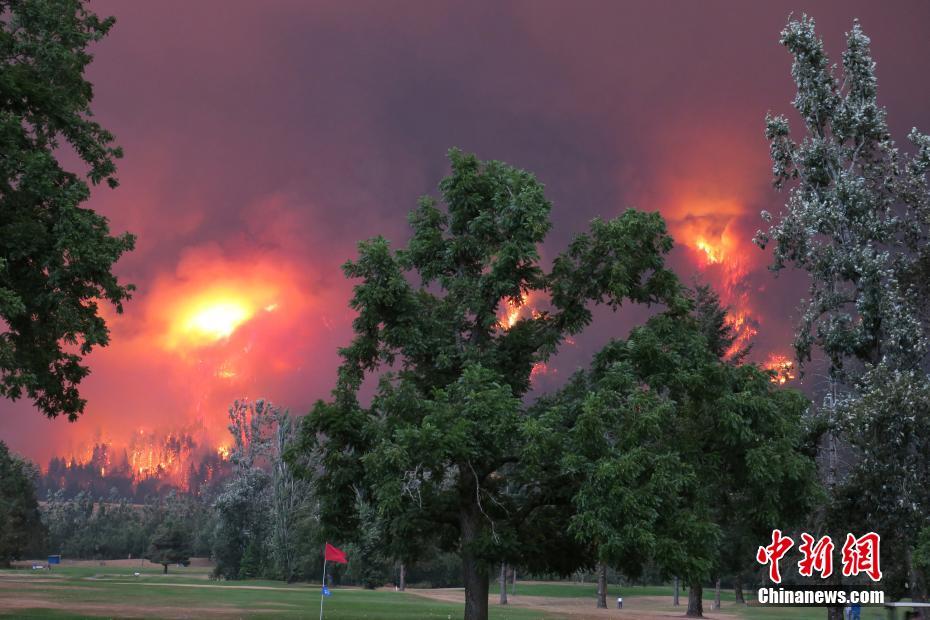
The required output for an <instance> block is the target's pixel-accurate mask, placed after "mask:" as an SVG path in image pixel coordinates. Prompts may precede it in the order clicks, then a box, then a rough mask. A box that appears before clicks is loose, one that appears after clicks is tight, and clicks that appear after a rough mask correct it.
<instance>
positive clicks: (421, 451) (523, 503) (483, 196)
mask: <svg viewBox="0 0 930 620" xmlns="http://www.w3.org/2000/svg"><path fill="white" fill-rule="evenodd" d="M450 160H451V164H452V174H451V176H449V177H448V178H446V179H445V180H444V181H443V182H442V183H441V184H440V192H441V195H442V203H443V206H440V204H439V203H438V202H437V201H436V200H434V199H432V198H424V199H422V200H421V201H420V204H419V207H418V208H417V209H416V210H414V211H413V212H412V213H411V214H410V218H409V221H410V225H411V227H412V229H413V234H412V237H411V239H410V242H409V244H408V246H407V247H406V248H402V249H398V250H396V251H394V250H392V249H391V246H390V243H389V242H388V241H387V240H386V239H384V238H382V237H377V238H374V239H370V240H368V241H364V242H362V243H361V244H359V256H358V258H357V259H356V260H353V261H351V262H349V263H347V264H346V265H345V267H344V269H345V272H346V275H347V276H348V277H350V278H354V279H357V280H359V283H358V284H357V285H356V286H355V294H354V297H353V298H352V301H351V307H352V308H353V309H354V310H355V311H356V312H357V313H358V317H357V318H356V319H355V322H354V330H355V338H354V339H353V341H352V343H351V344H350V345H349V346H347V347H345V348H344V349H342V351H341V354H342V357H343V364H342V366H341V368H340V370H339V377H338V382H337V387H336V390H335V391H334V397H333V399H332V401H330V402H325V403H324V402H320V403H318V404H317V405H316V406H315V407H314V409H313V411H312V412H311V414H310V415H308V416H307V417H306V418H304V420H303V424H302V428H301V431H302V432H301V439H302V442H301V446H300V448H299V450H300V451H301V452H303V453H305V454H309V453H313V454H316V455H317V457H318V459H319V465H320V467H319V475H318V476H317V479H316V483H317V491H318V493H319V496H320V502H321V511H322V515H321V517H322V522H323V524H324V526H325V527H328V528H332V529H336V530H338V531H337V532H334V536H338V535H340V534H341V535H342V536H343V537H346V538H349V537H354V536H355V531H354V530H355V527H356V525H357V522H358V521H357V519H358V517H357V514H356V510H355V507H356V505H357V502H358V496H359V494H361V495H362V497H363V499H364V500H365V501H370V502H373V503H374V504H375V505H376V507H377V510H378V513H379V514H380V515H382V517H383V518H384V519H385V538H386V544H387V545H388V546H389V547H390V549H391V551H392V553H393V554H394V555H395V556H396V557H399V558H402V559H413V558H414V557H415V555H416V553H417V550H418V549H420V548H422V547H423V544H424V543H425V542H430V543H433V542H435V543H438V544H439V545H440V546H441V547H442V548H445V549H448V550H454V551H458V552H460V553H461V555H462V557H463V565H464V569H465V584H466V617H467V618H485V617H487V591H488V567H489V566H491V565H496V564H497V563H498V562H499V561H500V560H501V559H504V558H507V559H510V558H512V557H515V556H517V555H518V553H522V554H524V555H523V557H521V558H520V559H521V561H524V562H527V563H530V562H532V561H539V562H546V561H549V562H552V563H558V562H559V561H562V562H568V561H570V557H571V556H570V554H569V555H566V554H560V553H559V551H560V548H559V542H558V539H559V534H558V532H560V531H564V528H563V529H562V530H560V529H559V523H560V522H559V521H558V519H559V518H562V517H564V513H560V512H559V510H558V508H557V505H559V504H560V503H562V504H564V503H565V502H567V500H568V498H566V497H564V495H563V494H562V493H561V489H558V488H552V487H550V486H548V485H543V484H541V483H540V475H542V473H541V472H536V471H534V468H535V467H536V466H537V465H539V467H540V468H545V467H549V466H551V463H548V462H547V460H546V459H542V458H537V457H538V452H537V451H538V449H539V447H538V445H537V444H536V442H535V437H536V434H537V433H538V432H539V431H540V429H539V425H538V421H537V420H534V419H533V418H532V417H531V416H527V415H526V413H525V412H524V410H523V406H522V402H521V397H522V396H523V395H524V394H525V393H526V391H527V390H528V388H529V386H530V374H531V371H532V368H533V365H534V364H535V363H537V362H540V361H545V360H546V359H547V358H548V357H549V356H550V355H551V354H552V353H553V352H555V351H556V349H557V348H558V346H559V345H560V343H562V342H563V340H564V339H565V338H566V337H567V336H569V335H571V334H575V333H578V332H579V331H581V330H582V329H583V328H584V327H585V326H587V325H588V324H589V323H590V322H591V319H592V314H591V310H590V308H589V305H591V304H592V303H593V304H606V305H608V306H610V307H612V308H615V309H616V308H618V307H620V305H621V304H622V303H623V302H624V301H625V300H630V301H633V302H639V303H648V304H651V303H660V302H661V303H666V304H670V305H673V306H676V307H684V306H685V305H686V301H685V300H684V297H683V295H682V291H681V287H680V285H679V284H678V281H677V279H676V278H675V276H674V274H672V273H671V272H670V271H668V270H667V269H665V267H664V262H663V259H664V255H665V254H666V253H667V252H668V251H669V250H670V249H671V247H672V241H671V238H670V237H669V236H668V235H667V233H666V229H665V223H664V222H663V221H662V219H661V217H660V216H659V215H658V214H655V213H648V214H647V213H641V212H637V211H632V210H630V211H627V212H625V213H624V214H622V215H621V216H619V217H617V218H615V219H612V220H609V221H601V220H594V221H593V222H592V223H591V228H590V231H589V232H587V233H585V234H582V235H579V236H578V237H576V238H575V240H574V241H572V243H571V244H570V246H569V248H568V249H567V250H566V251H565V252H563V253H562V254H560V255H559V256H558V257H557V258H556V259H555V261H554V262H553V264H552V269H551V270H550V271H546V270H545V269H544V268H543V265H541V264H540V257H539V245H540V244H541V243H542V241H543V240H544V239H545V237H546V234H547V233H548V231H549V229H550V221H549V211H550V204H549V202H548V201H547V200H546V199H545V197H544V195H543V187H542V185H541V184H540V183H539V182H538V181H537V180H536V179H535V178H534V177H533V176H532V175H531V174H529V173H528V172H524V171H522V170H518V169H516V168H512V167H510V166H508V165H506V164H503V163H501V162H496V161H489V162H481V161H479V160H478V159H477V158H475V157H474V156H472V155H466V154H464V153H461V152H459V151H456V150H453V151H452V152H451V153H450ZM524 295H532V296H534V297H539V298H544V299H547V300H548V304H549V306H548V308H547V309H542V310H540V311H539V312H536V313H534V314H533V316H531V317H529V318H523V319H520V320H518V321H516V322H515V323H514V324H513V325H509V326H508V325H505V324H501V321H500V314H501V312H502V308H504V307H505V304H506V303H507V302H511V303H519V301H520V300H521V299H522V298H523V296H524ZM374 372H381V373H382V374H381V379H380V383H379V385H378V389H377V393H376V395H375V398H374V399H373V401H372V403H371V406H370V407H365V406H363V405H362V404H361V403H360V402H359V400H358V392H359V389H360V387H361V385H362V381H363V379H364V377H365V375H366V374H368V373H374ZM547 539H548V540H547ZM568 548H569V547H566V549H568ZM520 550H522V551H520ZM527 550H534V551H539V554H540V555H539V556H537V557H534V558H530V557H526V556H527V554H529V551H527Z"/></svg>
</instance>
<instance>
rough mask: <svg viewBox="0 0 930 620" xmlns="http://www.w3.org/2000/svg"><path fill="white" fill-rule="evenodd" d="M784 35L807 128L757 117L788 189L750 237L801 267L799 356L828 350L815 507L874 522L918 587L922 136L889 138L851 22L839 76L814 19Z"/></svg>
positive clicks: (925, 471) (885, 546)
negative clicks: (806, 292) (840, 454)
mask: <svg viewBox="0 0 930 620" xmlns="http://www.w3.org/2000/svg"><path fill="white" fill-rule="evenodd" d="M781 42H782V44H783V45H785V47H787V49H788V51H789V52H790V53H791V54H792V56H793V58H794V64H793V66H792V75H793V76H794V80H795V83H796V86H797V95H796V97H795V100H794V107H795V108H796V110H797V111H798V113H799V115H800V117H801V119H802V121H803V126H802V131H803V137H802V139H801V140H800V142H797V141H796V138H794V139H793V138H792V133H791V131H790V128H789V123H788V120H787V119H786V118H785V117H783V116H770V117H768V118H767V119H766V136H767V137H768V138H769V140H770V141H771V154H772V161H773V171H774V173H775V185H776V187H779V188H788V190H789V193H788V199H787V202H786V204H785V209H784V210H783V212H782V213H780V214H778V215H777V217H775V218H773V216H772V215H771V214H768V213H765V212H763V217H764V218H765V219H767V220H773V219H774V223H773V224H772V226H771V227H770V228H769V230H767V231H764V232H762V231H760V232H759V234H758V235H757V240H758V242H759V243H760V244H761V245H762V246H763V247H764V246H765V245H766V244H768V243H772V244H773V245H774V257H775V262H774V265H773V269H775V270H780V269H783V268H785V267H787V266H789V265H793V266H796V267H799V268H801V269H803V270H805V271H806V272H807V273H808V274H809V276H810V284H811V288H810V296H809V298H808V299H807V300H805V302H804V306H803V309H802V310H803V315H802V320H801V323H800V325H799V328H798V332H797V337H796V342H795V346H796V349H797V353H798V356H799V358H800V359H801V361H808V360H810V359H811V358H812V355H813V353H814V351H815V350H819V351H821V352H822V353H823V354H825V356H826V358H827V360H828V362H829V373H830V377H831V386H830V389H829V391H828V394H827V397H826V398H825V399H824V403H823V407H821V411H820V414H821V419H822V429H823V431H824V433H825V437H826V439H825V441H826V443H827V444H828V446H827V461H828V463H827V468H826V475H825V478H826V481H827V483H828V486H829V487H830V488H831V489H832V490H833V493H832V496H831V498H832V501H831V503H830V504H829V505H828V506H826V509H825V510H824V511H822V513H821V514H819V515H818V519H819V521H820V523H821V525H824V526H825V527H827V528H828V529H833V530H834V531H836V532H838V533H839V532H845V531H847V530H848V528H849V527H851V526H864V527H868V528H875V527H878V525H879V524H880V525H881V529H882V531H881V534H882V536H883V540H882V552H883V565H884V566H887V567H888V569H889V570H888V571H887V573H886V576H885V579H883V582H882V584H883V586H884V588H885V590H886V592H888V593H889V595H891V596H901V595H903V594H905V589H906V585H907V586H908V587H909V589H910V594H911V595H912V596H914V597H916V598H918V599H919V598H924V597H926V594H927V578H926V575H924V574H922V571H921V569H920V567H918V566H917V565H916V564H914V563H913V562H912V561H911V556H912V553H911V552H912V549H913V546H914V544H915V543H916V537H917V534H918V532H919V531H921V530H922V529H923V528H925V527H927V526H928V523H930V522H928V520H927V515H928V514H930V503H928V500H930V497H928V495H927V492H926V490H927V489H928V488H930V459H927V455H928V454H930V434H928V432H927V431H928V429H927V423H926V419H927V411H928V405H930V402H928V400H927V394H928V393H930V379H928V376H927V363H928V357H927V353H928V348H927V331H926V328H927V321H928V315H927V312H926V309H927V308H928V307H930V286H928V283H930V278H928V277H927V276H928V273H930V271H928V267H930V244H928V234H930V188H928V184H927V183H928V179H927V171H928V169H930V136H927V135H925V134H922V133H920V132H919V131H917V130H916V129H913V130H912V131H911V132H910V134H909V135H908V140H909V141H910V143H911V149H910V151H911V152H909V153H908V152H905V151H902V150H901V149H899V147H898V146H897V145H896V143H895V141H894V140H893V139H892V137H891V133H890V131H889V129H888V123H887V120H886V116H887V115H886V112H885V109H884V108H882V107H881V106H880V105H879V104H878V98H877V97H878V81H877V78H876V74H875V62H874V61H873V59H872V55H871V51H870V48H869V45H870V41H869V38H868V37H867V36H866V35H865V33H864V32H863V31H862V28H861V27H860V26H859V24H858V23H855V24H854V25H853V28H852V30H851V31H850V32H849V33H847V39H846V51H845V52H844V53H843V58H842V66H843V75H842V79H840V78H838V77H837V76H836V75H834V68H833V66H831V64H830V60H829V59H828V57H827V55H826V53H825V51H824V45H823V41H822V40H821V39H820V38H819V37H818V36H817V34H816V32H815V29H814V21H813V20H812V19H809V18H807V17H804V18H802V19H800V20H792V21H790V22H789V23H788V25H787V27H786V28H785V30H784V31H783V32H782V38H781ZM837 444H839V449H843V447H844V446H845V447H848V448H849V449H850V452H851V459H850V460H851V461H852V466H851V468H849V471H840V470H839V468H838V467H837V465H836V459H835V457H834V456H833V455H835V454H836V452H837Z"/></svg>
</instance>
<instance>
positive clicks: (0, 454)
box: [0, 441, 45, 566]
mask: <svg viewBox="0 0 930 620" xmlns="http://www.w3.org/2000/svg"><path fill="white" fill-rule="evenodd" d="M37 474H38V472H37V470H36V468H35V467H34V466H32V465H31V464H30V463H28V462H26V461H24V460H22V459H20V458H18V457H17V456H16V455H14V454H10V451H9V450H8V449H7V447H6V444H5V443H3V442H2V441H0V566H8V565H9V563H10V561H11V560H18V559H20V558H21V557H22V555H23V554H24V553H25V552H35V551H37V550H40V549H41V547H42V542H43V540H44V538H45V528H44V527H43V526H42V521H41V519H40V516H39V504H38V502H37V501H36V491H35V478H36V477H37Z"/></svg>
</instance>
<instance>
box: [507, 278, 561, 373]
mask: <svg viewBox="0 0 930 620" xmlns="http://www.w3.org/2000/svg"><path fill="white" fill-rule="evenodd" d="M530 295H531V294H530V293H522V294H521V295H520V301H519V302H514V301H513V300H512V299H503V300H501V306H502V312H501V316H499V317H498V320H497V325H498V327H499V328H500V329H503V330H508V329H511V328H512V327H513V326H514V325H516V324H517V321H519V320H520V319H522V318H525V317H526V316H529V317H532V318H535V317H537V316H539V311H538V310H536V308H535V307H534V306H533V305H532V304H531V303H530ZM571 344H574V341H572V342H571ZM556 372H557V371H556V369H555V368H549V366H547V365H546V364H545V363H543V362H536V363H535V364H533V368H532V369H531V370H530V380H531V381H532V380H533V379H537V378H539V377H540V376H542V375H548V374H556Z"/></svg>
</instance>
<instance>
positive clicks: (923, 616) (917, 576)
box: [907, 550, 930, 620]
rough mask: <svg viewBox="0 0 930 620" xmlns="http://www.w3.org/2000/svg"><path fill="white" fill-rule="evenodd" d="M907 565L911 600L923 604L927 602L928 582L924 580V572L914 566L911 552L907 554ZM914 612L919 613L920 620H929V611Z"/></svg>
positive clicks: (917, 610) (923, 609)
mask: <svg viewBox="0 0 930 620" xmlns="http://www.w3.org/2000/svg"><path fill="white" fill-rule="evenodd" d="M907 565H908V569H909V570H908V572H909V578H908V580H907V581H908V583H909V585H910V590H911V592H910V594H911V600H912V601H914V602H918V603H923V602H925V601H926V600H927V590H926V588H925V584H926V582H925V580H924V574H923V571H922V570H920V569H919V568H918V567H917V566H915V565H914V558H913V557H912V553H911V551H910V550H908V552H907ZM914 611H916V612H917V618H919V620H928V617H930V614H928V613H927V610H926V609H925V608H923V607H918V608H917V609H915V610H914Z"/></svg>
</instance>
